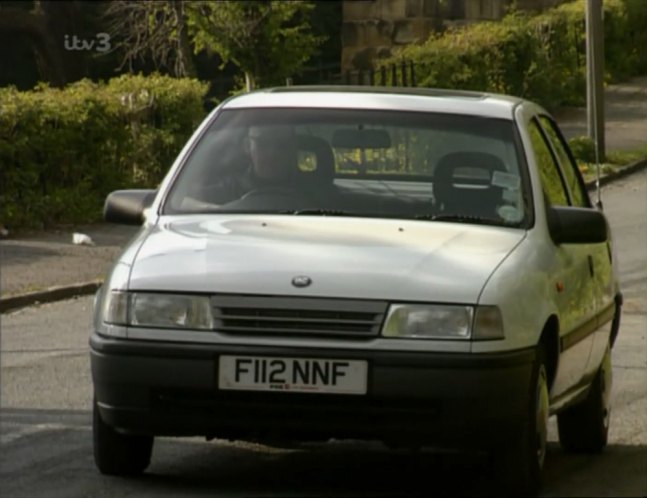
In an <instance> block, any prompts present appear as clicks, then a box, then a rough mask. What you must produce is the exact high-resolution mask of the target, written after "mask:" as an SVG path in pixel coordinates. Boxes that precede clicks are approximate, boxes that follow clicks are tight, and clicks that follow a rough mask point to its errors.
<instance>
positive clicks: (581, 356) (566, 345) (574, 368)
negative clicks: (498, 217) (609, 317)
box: [528, 117, 596, 398]
mask: <svg viewBox="0 0 647 498" xmlns="http://www.w3.org/2000/svg"><path fill="white" fill-rule="evenodd" d="M528 132H529V135H530V139H531V143H532V148H533V152H534V154H535V159H536V162H537V167H538V169H539V176H540V179H541V184H542V190H543V193H544V197H545V199H546V203H547V205H548V206H570V205H572V199H571V196H570V194H569V190H568V187H567V184H566V180H565V178H564V175H563V173H562V171H561V169H560V167H559V163H558V159H557V156H556V154H555V152H554V151H553V149H552V147H551V145H550V141H549V139H548V137H547V136H546V133H545V132H544V130H543V129H542V127H541V125H540V124H539V121H538V119H537V118H536V117H534V118H532V119H531V121H530V122H529V123H528ZM554 254H555V266H554V273H553V274H552V275H551V276H552V279H554V285H555V289H554V290H552V292H554V296H555V302H556V304H557V307H558V311H559V348H560V356H559V361H558V365H557V373H556V376H555V380H554V382H553V386H552V388H551V397H553V398H556V397H559V396H560V395H562V394H565V393H567V392H568V391H569V390H571V389H573V388H575V387H577V386H578V385H579V384H580V383H582V382H583V380H584V376H585V373H586V367H587V364H588V361H589V356H590V353H591V348H592V343H593V332H594V330H595V314H596V303H595V293H594V286H593V281H592V280H593V279H592V276H591V269H590V264H591V255H592V248H591V247H590V245H589V244H559V245H555V247H554ZM551 283H553V282H551ZM592 320H593V322H592Z"/></svg>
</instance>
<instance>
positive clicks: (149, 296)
mask: <svg viewBox="0 0 647 498" xmlns="http://www.w3.org/2000/svg"><path fill="white" fill-rule="evenodd" d="M104 321H105V322H106V323H112V324H116V325H129V326H133V327H159V328H174V329H175V328H181V329H202V330H208V329H213V317H212V314H211V300H210V299H209V297H208V296H191V295H183V294H162V293H153V292H131V293H126V292H111V293H110V296H109V297H108V298H107V299H106V303H105V306H104Z"/></svg>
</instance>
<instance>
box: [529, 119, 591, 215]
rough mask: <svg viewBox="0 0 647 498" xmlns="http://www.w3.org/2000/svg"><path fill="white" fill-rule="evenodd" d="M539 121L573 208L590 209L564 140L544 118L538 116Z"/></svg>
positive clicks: (549, 121)
mask: <svg viewBox="0 0 647 498" xmlns="http://www.w3.org/2000/svg"><path fill="white" fill-rule="evenodd" d="M539 121H540V123H541V126H542V129H543V130H544V132H545V133H546V137H547V138H548V141H549V142H550V144H551V146H552V147H553V150H554V151H555V154H556V156H557V160H558V161H559V164H560V166H561V168H562V173H563V174H564V179H565V180H566V183H567V184H568V189H569V192H570V194H571V203H572V204H573V206H578V207H590V205H591V203H590V201H589V198H588V194H587V193H586V190H585V189H584V185H583V184H582V182H581V180H580V174H579V171H577V166H576V165H575V164H574V162H573V160H572V159H571V156H570V155H569V154H568V152H567V150H566V146H565V144H564V140H563V138H562V137H561V135H560V133H559V132H558V131H557V128H556V127H555V124H554V123H553V122H552V120H550V119H549V118H548V117H546V116H540V117H539Z"/></svg>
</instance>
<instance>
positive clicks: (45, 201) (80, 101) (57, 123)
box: [0, 75, 206, 228]
mask: <svg viewBox="0 0 647 498" xmlns="http://www.w3.org/2000/svg"><path fill="white" fill-rule="evenodd" d="M205 93H206V85H205V84H203V83H200V82H198V81H195V80H188V79H173V78H169V77H165V76H159V75H155V76H149V77H142V76H122V77H119V78H116V79H113V80H111V81H109V82H108V83H104V84H97V83H92V82H90V81H87V80H83V81H80V82H77V83H75V84H72V85H70V86H68V87H66V88H64V89H54V88H49V87H47V86H39V87H37V88H36V89H34V90H33V91H27V92H19V91H17V90H16V89H15V88H13V87H9V88H0V184H1V185H2V190H1V191H0V223H2V224H4V225H6V226H9V227H12V228H28V227H29V228H33V227H46V226H51V225H55V224H61V223H80V222H92V221H96V220H98V219H100V217H101V208H102V206H103V201H104V199H105V196H106V194H107V193H109V192H110V191H112V190H115V189H119V188H126V187H131V186H133V187H134V186H155V185H156V184H157V183H158V182H159V181H160V180H161V179H162V178H163V176H164V174H165V172H166V171H167V170H168V168H169V166H170V165H171V164H172V162H173V160H174V158H175V156H176V155H177V154H178V152H179V151H180V149H181V148H182V146H183V145H184V143H185V141H186V140H187V139H188V138H189V136H190V135H191V133H192V132H193V130H194V129H195V127H196V126H197V125H198V124H199V122H200V121H201V120H202V119H203V117H204V111H203V107H202V98H203V96H204V94H205Z"/></svg>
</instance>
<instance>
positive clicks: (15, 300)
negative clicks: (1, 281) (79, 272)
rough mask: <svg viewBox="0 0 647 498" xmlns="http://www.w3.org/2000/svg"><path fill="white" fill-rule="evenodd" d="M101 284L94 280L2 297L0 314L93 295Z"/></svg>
mask: <svg viewBox="0 0 647 498" xmlns="http://www.w3.org/2000/svg"><path fill="white" fill-rule="evenodd" d="M102 283H103V282H102V281H100V280H96V281H93V282H84V283H79V284H72V285H62V286H59V287H50V288H49V289H45V290H42V291H35V292H27V293H25V294H19V295H17V296H11V297H4V298H2V299H0V313H6V312H8V311H14V310H17V309H19V308H24V307H26V306H31V305H34V304H38V303H50V302H52V301H62V300H64V299H71V298H73V297H77V296H85V295H88V294H93V293H95V292H96V291H97V289H98V288H99V287H100V286H101V284H102Z"/></svg>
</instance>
